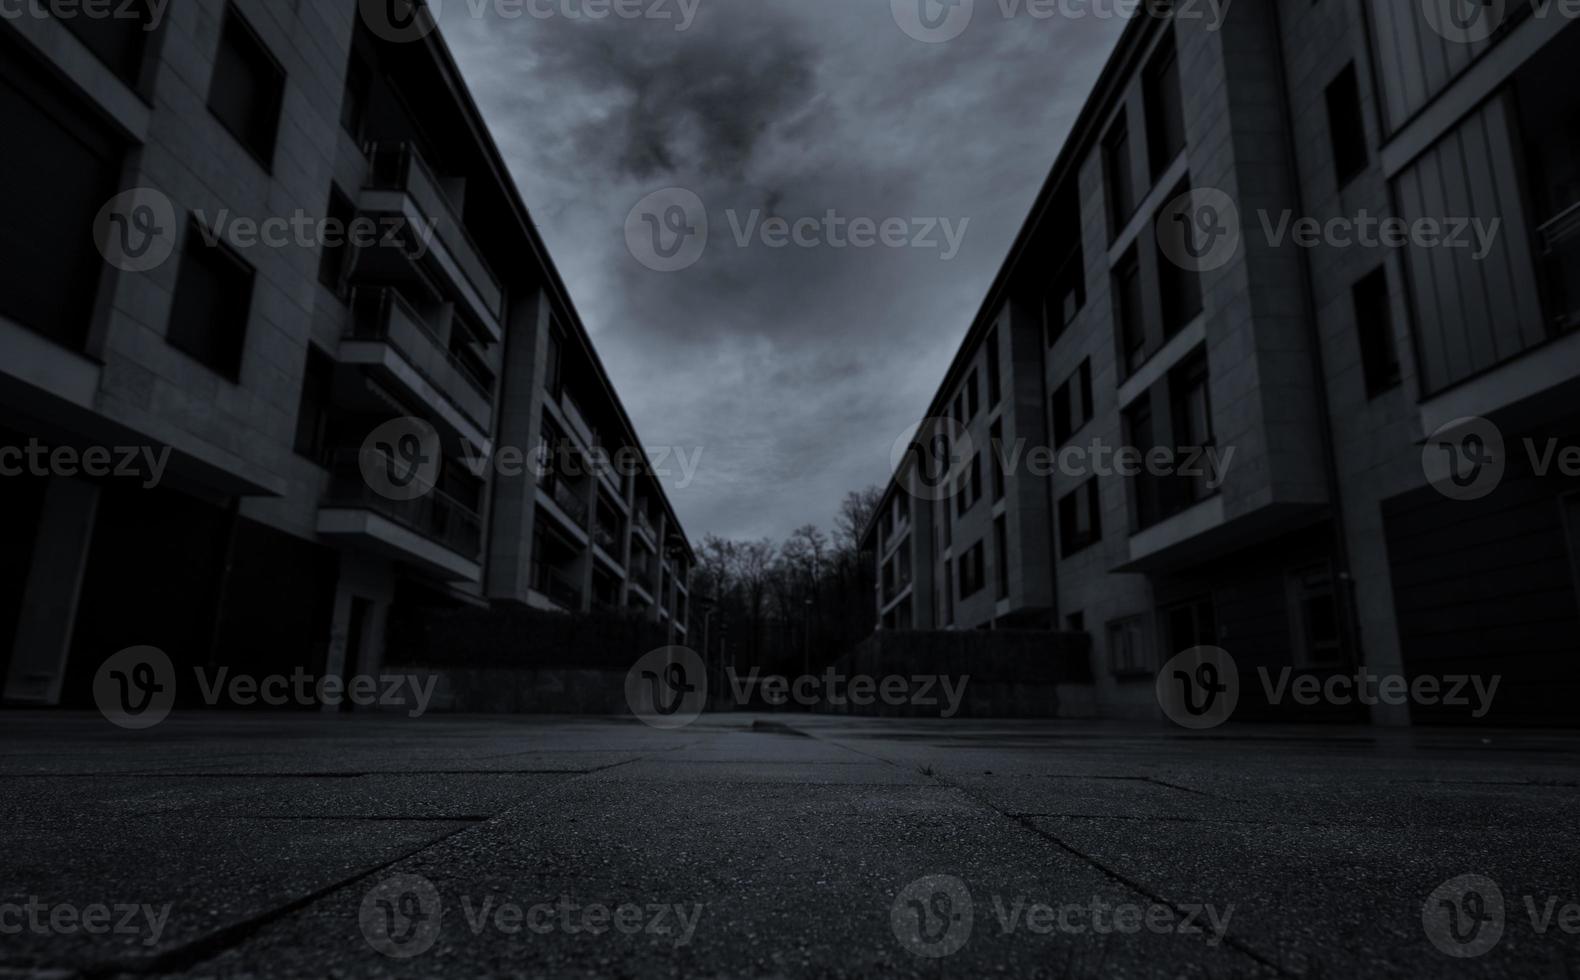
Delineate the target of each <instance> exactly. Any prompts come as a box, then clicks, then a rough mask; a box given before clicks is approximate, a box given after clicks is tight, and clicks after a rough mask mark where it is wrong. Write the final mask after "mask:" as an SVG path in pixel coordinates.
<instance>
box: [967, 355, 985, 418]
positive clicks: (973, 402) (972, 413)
mask: <svg viewBox="0 0 1580 980" xmlns="http://www.w3.org/2000/svg"><path fill="white" fill-rule="evenodd" d="M981 408H982V391H981V386H980V385H978V384H977V370H976V368H972V369H971V376H970V377H969V378H967V379H966V420H970V419H974V418H976V417H977V412H978V411H980V410H981Z"/></svg>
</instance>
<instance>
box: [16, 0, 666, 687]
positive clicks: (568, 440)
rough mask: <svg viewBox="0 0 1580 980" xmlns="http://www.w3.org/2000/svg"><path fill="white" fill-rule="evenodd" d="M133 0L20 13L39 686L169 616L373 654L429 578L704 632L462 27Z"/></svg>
mask: <svg viewBox="0 0 1580 980" xmlns="http://www.w3.org/2000/svg"><path fill="white" fill-rule="evenodd" d="M89 6H92V5H83V7H85V8H86V7H89ZM111 6H113V7H115V8H117V9H116V11H115V14H114V16H107V15H105V16H90V15H89V14H87V13H84V12H83V11H82V10H77V11H76V16H71V15H69V14H70V12H67V13H58V12H57V14H56V15H51V14H50V12H49V10H50V6H49V5H35V7H34V9H33V12H32V13H31V14H29V15H24V16H19V17H8V18H6V19H5V20H4V21H3V22H0V100H3V102H4V105H3V106H0V117H3V118H5V119H6V120H7V122H8V124H9V126H10V127H11V128H10V135H11V137H12V141H11V142H12V147H13V149H12V150H8V152H7V154H6V155H5V156H6V161H5V163H3V164H0V167H3V168H5V171H6V176H7V177H8V178H9V181H10V186H12V187H13V188H27V192H26V193H19V194H18V203H19V207H18V209H17V210H16V211H15V212H14V213H13V214H12V216H10V217H8V219H7V222H6V228H5V232H4V234H3V235H0V253H3V254H0V268H3V269H4V270H5V271H4V272H3V273H0V276H3V278H4V283H5V288H4V290H3V291H0V403H3V404H4V406H5V409H4V416H3V422H0V434H3V436H4V438H0V446H6V447H9V451H7V452H3V453H0V468H3V469H4V471H5V475H4V477H3V478H0V494H3V495H4V498H5V503H6V504H7V506H6V507H5V513H6V515H7V516H6V523H7V525H8V526H9V527H10V529H11V530H10V531H9V532H8V533H7V535H6V538H7V540H8V542H10V544H11V545H12V546H11V547H8V548H6V549H5V555H4V557H3V558H0V566H3V568H0V579H3V582H0V594H3V596H4V603H5V605H4V606H0V636H3V637H4V638H5V640H6V642H5V644H4V649H5V651H6V658H5V660H4V661H3V670H0V677H3V679H4V697H5V700H6V701H7V702H8V703H16V704H41V705H47V704H58V703H80V702H81V701H82V700H83V698H84V697H86V696H87V688H88V685H89V682H90V681H91V678H92V676H93V672H94V670H95V669H96V668H97V666H98V664H99V663H101V662H102V661H103V659H104V658H105V657H107V656H108V655H110V654H111V653H114V652H115V651H116V650H119V649H122V648H126V647H130V646H135V645H152V646H156V647H159V648H161V649H163V650H164V651H165V652H166V653H167V654H168V655H169V656H170V657H171V659H172V660H173V661H174V662H175V663H176V665H177V666H178V667H180V666H183V665H188V664H196V665H204V664H207V665H210V666H229V667H231V668H233V669H234V670H236V671H238V672H240V671H244V670H245V671H254V672H265V671H267V672H271V673H272V672H276V671H280V670H286V671H288V670H290V669H292V668H296V667H302V668H305V669H306V670H308V671H309V672H312V673H317V674H322V675H346V676H348V675H351V674H355V673H365V672H368V671H371V670H376V669H377V668H378V666H379V664H380V663H381V661H382V650H383V630H384V623H385V621H386V618H387V615H388V612H389V609H390V607H391V606H392V604H396V603H417V604H433V605H438V606H446V605H454V604H471V605H476V606H485V605H488V604H498V603H510V604H521V605H527V606H534V607H539V608H543V609H549V610H560V611H565V612H592V611H595V610H596V611H603V612H616V611H621V612H624V613H626V614H634V615H640V616H644V617H646V618H648V619H650V620H651V621H653V622H655V623H663V624H666V630H667V631H668V633H669V635H670V636H671V637H672V638H674V639H675V640H676V641H682V640H683V638H684V637H685V635H686V633H687V622H688V608H687V606H688V587H689V572H690V569H691V566H692V563H693V554H692V551H691V549H690V546H689V544H688V543H687V540H686V537H685V534H684V531H683V530H682V529H681V527H680V524H679V522H678V521H677V520H676V518H675V515H674V511H673V509H672V508H671V506H670V503H669V501H668V499H667V497H666V496H665V493H664V491H663V489H662V487H661V486H660V484H659V482H658V480H657V479H656V478H655V476H654V475H653V473H652V468H651V466H650V465H648V460H647V458H646V456H645V455H644V454H643V452H642V450H641V448H640V444H639V442H638V441H637V436H636V432H635V429H634V427H633V425H632V423H631V420H630V419H629V418H628V417H627V415H626V413H625V411H624V409H623V407H622V406H621V403H620V400H619V398H618V397H617V395H616V394H615V392H614V391H613V389H612V387H611V386H610V384H609V381H608V377H607V375H606V373H605V372H604V369H603V367H602V365H601V363H600V362H599V359H598V356H597V354H596V352H595V351H594V350H593V347H592V345H591V342H590V340H589V338H588V335H587V332H586V330H585V328H584V327H583V325H582V323H581V321H580V320H579V318H578V316H577V313H576V310H575V308H574V306H573V305H572V303H571V300H570V297H569V295H568V293H567V291H566V289H565V286H564V284H563V282H562V281H561V280H560V278H559V276H558V274H557V272H556V271H555V269H554V266H553V263H552V261H551V260H550V258H549V256H548V254H547V252H546V250H545V248H544V246H543V243H542V241H541V239H540V238H539V237H538V235H537V233H536V231H535V230H534V228H533V225H532V223H531V220H530V217H529V215H528V213H527V210H526V208H525V206H524V205H523V203H522V201H521V199H520V197H519V195H518V193H517V191H516V189H515V186H514V184H513V182H512V179H511V177H510V175H509V173H508V171H507V169H506V167H505V164H504V161H503V159H502V158H501V156H500V154H499V152H498V150H497V148H496V146H495V144H494V142H493V140H492V138H491V137H490V136H489V133H488V131H487V128H486V126H485V125H484V123H483V120H482V117H481V115H480V113H479V111H478V109H477V107H476V106H475V104H474V103H473V101H472V99H471V97H470V96H469V94H468V93H467V90H466V87H465V84H464V82H463V81H462V78H461V75H460V73H459V71H458V69H457V67H456V65H455V64H454V62H453V60H452V59H451V57H450V55H449V53H448V51H447V49H446V47H445V45H444V42H443V40H442V38H441V37H440V35H439V33H438V32H437V31H431V32H416V33H413V34H410V35H402V34H401V33H400V32H399V31H395V30H392V29H391V25H390V24H389V23H388V22H386V23H382V24H379V23H373V22H370V21H369V20H368V19H366V18H365V17H364V16H363V13H362V12H361V11H363V10H365V9H369V8H370V5H367V4H358V3H357V2H355V0H339V2H333V3H323V2H314V3H277V2H266V0H194V2H183V3H175V4H169V5H168V6H166V5H163V4H150V3H142V2H133V3H129V4H124V5H111ZM371 6H373V7H376V6H378V5H371ZM61 9H62V10H65V8H61ZM409 12H410V13H411V14H412V15H413V16H418V17H420V16H426V13H425V12H424V10H423V8H421V6H420V5H419V6H418V7H415V8H413V10H412V11H409ZM106 460H108V462H109V463H110V465H108V466H106V465H103V464H104V463H105V461H106Z"/></svg>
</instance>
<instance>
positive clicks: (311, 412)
mask: <svg viewBox="0 0 1580 980" xmlns="http://www.w3.org/2000/svg"><path fill="white" fill-rule="evenodd" d="M334 383H335V363H334V361H332V360H330V358H329V355H328V354H325V353H324V352H323V351H321V350H319V349H318V348H317V347H315V346H313V345H312V344H308V345H307V366H306V367H305V368H304V369H303V371H302V400H301V402H300V403H299V404H298V406H297V409H296V452H297V454H298V455H300V456H305V457H307V458H308V459H310V460H312V461H313V462H315V463H323V462H324V461H325V459H327V455H326V453H327V450H328V435H329V407H330V403H331V401H332V398H333V391H334Z"/></svg>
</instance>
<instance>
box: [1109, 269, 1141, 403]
mask: <svg viewBox="0 0 1580 980" xmlns="http://www.w3.org/2000/svg"><path fill="white" fill-rule="evenodd" d="M1114 296H1115V301H1114V305H1115V310H1114V315H1115V316H1117V317H1118V318H1119V335H1120V342H1121V351H1120V354H1121V359H1122V361H1123V363H1124V365H1125V373H1126V374H1127V375H1129V374H1132V373H1134V372H1135V370H1136V369H1137V368H1139V367H1140V366H1141V363H1142V362H1143V361H1144V360H1146V353H1147V328H1146V318H1145V314H1144V313H1143V306H1142V298H1141V261H1140V258H1139V257H1138V256H1137V255H1136V250H1135V249H1134V248H1132V249H1131V250H1130V251H1129V252H1127V253H1125V257H1124V258H1122V259H1120V260H1119V264H1118V265H1117V266H1115V267H1114Z"/></svg>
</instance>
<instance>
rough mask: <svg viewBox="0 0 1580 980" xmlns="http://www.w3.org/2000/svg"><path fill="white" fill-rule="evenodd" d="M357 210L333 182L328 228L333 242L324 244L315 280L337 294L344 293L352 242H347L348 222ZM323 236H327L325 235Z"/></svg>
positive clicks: (343, 294)
mask: <svg viewBox="0 0 1580 980" xmlns="http://www.w3.org/2000/svg"><path fill="white" fill-rule="evenodd" d="M356 216H357V210H356V208H355V206H353V205H352V203H351V199H350V198H349V197H346V195H345V194H344V193H342V192H341V190H340V188H338V187H335V186H333V185H331V186H330V188H329V213H328V214H327V215H326V217H328V219H329V222H328V224H329V229H330V230H332V232H331V233H332V235H333V236H334V237H332V238H329V241H332V242H333V243H334V244H332V245H331V244H328V243H327V242H326V244H324V246H323V252H322V254H321V255H319V257H318V281H319V282H321V283H323V284H324V285H325V286H327V287H329V289H330V290H331V291H332V292H333V293H334V294H335V295H337V296H341V297H344V296H345V295H346V289H345V277H346V273H347V271H348V267H349V266H350V263H351V255H352V251H351V242H350V241H349V235H350V227H351V222H352V221H353V220H354V219H355V218H356ZM326 237H328V236H327V235H326Z"/></svg>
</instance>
